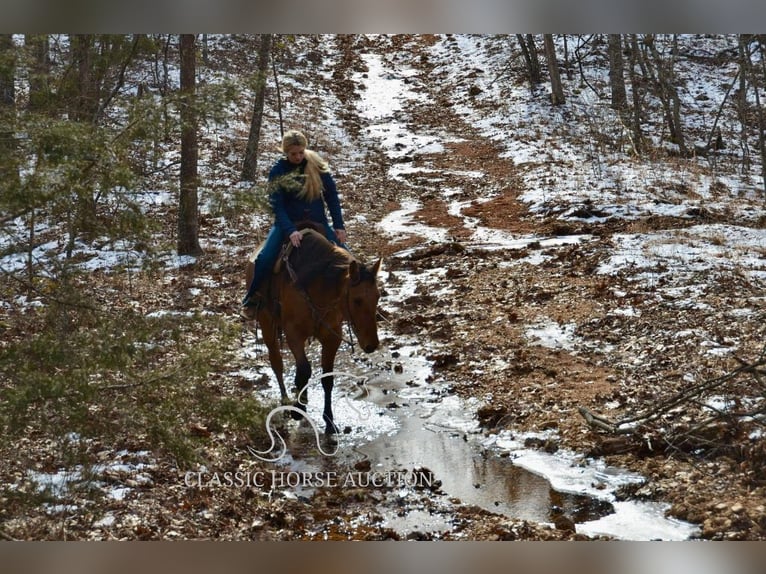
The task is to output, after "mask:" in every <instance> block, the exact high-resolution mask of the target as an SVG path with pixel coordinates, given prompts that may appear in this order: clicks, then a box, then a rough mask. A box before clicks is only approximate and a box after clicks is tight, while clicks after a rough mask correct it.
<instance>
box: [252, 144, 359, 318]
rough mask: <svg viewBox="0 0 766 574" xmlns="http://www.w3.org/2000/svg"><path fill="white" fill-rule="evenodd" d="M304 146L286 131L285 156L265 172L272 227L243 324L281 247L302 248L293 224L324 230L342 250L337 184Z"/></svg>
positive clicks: (257, 266) (343, 240)
mask: <svg viewBox="0 0 766 574" xmlns="http://www.w3.org/2000/svg"><path fill="white" fill-rule="evenodd" d="M306 146H307V140H306V136H305V135H303V134H302V133H301V132H299V131H297V130H290V131H288V132H286V133H285V134H284V136H283V137H282V147H281V151H282V153H283V154H284V157H282V158H280V159H279V160H278V161H277V162H276V163H275V164H274V166H273V167H272V168H271V171H270V172H269V179H268V186H269V187H268V189H269V204H270V205H271V209H272V211H273V212H274V225H273V226H272V227H271V230H270V231H269V234H268V236H267V237H266V242H265V243H264V244H263V247H262V248H261V250H260V252H259V253H258V256H257V257H256V259H255V270H254V273H253V280H252V282H251V283H250V287H249V289H248V291H247V294H246V295H245V298H244V299H243V301H242V305H243V309H242V315H243V316H244V317H246V318H247V319H252V318H254V316H255V310H256V309H257V307H258V304H259V302H260V298H261V296H260V293H258V290H259V288H260V287H261V285H262V284H263V281H264V279H265V278H266V277H267V276H268V274H269V273H271V270H272V268H273V267H274V264H275V263H276V260H277V257H279V252H280V250H281V248H282V243H283V242H284V241H286V240H288V239H289V241H290V243H292V244H293V246H295V247H300V244H301V238H302V237H303V236H302V235H301V233H300V232H299V231H298V230H297V228H296V223H298V222H302V221H311V222H314V223H318V224H320V225H321V226H322V227H324V229H325V235H326V236H327V239H329V240H330V241H332V242H333V243H335V244H337V245H340V246H341V247H344V248H345V247H346V245H345V243H346V231H345V228H344V225H343V214H342V210H341V206H340V200H339V198H338V190H337V188H336V187H335V181H334V180H333V177H332V175H331V174H330V171H329V169H328V166H327V162H325V161H324V159H322V157H320V156H319V154H317V153H316V152H315V151H313V150H310V149H307V147H306ZM325 205H326V206H327V209H328V210H329V212H330V217H331V219H332V227H330V223H329V221H328V220H327V213H326V211H325Z"/></svg>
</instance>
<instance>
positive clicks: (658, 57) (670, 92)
mask: <svg viewBox="0 0 766 574" xmlns="http://www.w3.org/2000/svg"><path fill="white" fill-rule="evenodd" d="M677 42H678V36H677V35H673V39H672V48H671V50H670V54H669V56H665V55H663V54H661V53H660V51H659V50H658V49H657V42H656V38H655V36H654V35H653V34H646V35H645V36H644V46H646V48H647V52H648V54H649V56H650V58H645V59H644V62H645V64H646V69H647V71H648V73H649V76H648V77H649V79H650V80H651V82H652V84H653V85H654V88H655V93H656V94H657V97H658V98H659V99H660V102H661V103H662V108H663V110H664V113H665V123H666V125H667V126H668V131H669V133H670V141H671V142H673V143H674V144H676V145H678V149H679V152H680V154H681V155H683V156H685V155H688V151H687V149H686V140H685V137H684V131H683V123H682V122H681V98H680V96H679V95H678V89H677V88H676V85H675V71H674V64H675V55H676V53H677V52H678V49H677Z"/></svg>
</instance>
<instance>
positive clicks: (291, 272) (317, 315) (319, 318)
mask: <svg viewBox="0 0 766 574" xmlns="http://www.w3.org/2000/svg"><path fill="white" fill-rule="evenodd" d="M289 255H290V250H289V249H287V246H285V247H284V248H283V249H282V263H283V264H284V266H285V269H286V270H287V274H288V276H289V277H290V282H291V283H292V284H293V286H294V287H295V289H296V290H297V291H298V292H299V293H300V294H301V295H302V296H303V298H304V299H305V300H306V303H307V304H308V306H309V308H310V309H311V315H312V316H313V318H314V321H316V322H317V323H319V324H320V325H322V326H323V327H324V328H325V329H327V330H328V331H329V332H330V333H333V334H334V335H337V336H338V338H339V339H340V340H341V342H342V343H346V344H347V345H348V346H349V347H350V348H351V352H352V353H353V352H354V331H353V326H354V318H353V316H352V314H351V304H350V301H349V297H350V295H349V291H348V285H347V286H346V289H345V291H346V301H345V304H346V313H345V314H346V315H348V321H347V322H348V334H349V336H348V339H346V338H344V337H343V324H342V323H343V321H341V329H340V330H341V332H340V333H338V332H337V331H336V330H335V328H334V327H332V326H331V325H328V324H327V322H326V321H325V320H324V317H325V315H327V312H328V311H329V310H331V309H332V308H333V306H334V305H335V301H340V299H341V297H343V295H341V296H340V297H338V298H337V299H335V301H334V302H332V303H330V304H329V305H328V306H327V308H326V309H325V310H324V312H322V310H321V309H320V308H319V307H317V306H316V305H315V304H314V302H313V301H312V300H311V296H310V295H309V294H308V291H306V290H305V289H303V288H302V287H301V286H300V285H298V282H297V279H298V275H297V274H296V273H295V269H294V268H293V266H292V264H291V263H290V260H289V258H288V257H289ZM350 280H351V279H350V278H349V281H350Z"/></svg>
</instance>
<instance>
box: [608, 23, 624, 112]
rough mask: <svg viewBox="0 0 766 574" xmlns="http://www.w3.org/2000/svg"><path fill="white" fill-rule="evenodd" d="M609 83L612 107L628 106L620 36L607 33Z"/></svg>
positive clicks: (621, 108)
mask: <svg viewBox="0 0 766 574" xmlns="http://www.w3.org/2000/svg"><path fill="white" fill-rule="evenodd" d="M609 85H610V87H611V90H612V108H614V109H615V110H624V109H626V108H627V106H628V97H627V95H626V92H625V71H624V67H623V64H622V36H621V35H620V34H609Z"/></svg>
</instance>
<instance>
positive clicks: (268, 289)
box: [246, 228, 382, 436]
mask: <svg viewBox="0 0 766 574" xmlns="http://www.w3.org/2000/svg"><path fill="white" fill-rule="evenodd" d="M301 233H302V234H303V238H302V240H301V244H300V247H292V248H290V250H289V255H288V256H285V257H283V258H282V259H280V261H278V262H277V265H275V268H274V273H273V274H272V275H271V277H270V279H268V280H266V281H265V282H264V283H265V285H264V286H263V287H262V291H261V293H262V296H263V299H264V300H265V302H264V303H263V304H261V305H259V307H258V309H257V311H256V319H257V321H258V323H259V325H260V327H261V331H262V333H263V340H264V343H265V344H266V347H267V349H268V354H269V363H270V364H271V369H272V371H273V372H274V375H275V376H276V379H277V382H278V383H279V391H280V394H281V397H282V402H283V403H287V402H289V398H288V395H287V391H286V389H285V383H284V379H283V372H284V364H283V361H282V353H281V345H280V342H281V338H280V334H282V335H283V336H284V339H285V341H286V342H287V346H288V347H289V348H290V351H291V352H292V354H293V357H294V359H295V391H296V397H297V398H296V402H295V405H294V406H296V407H298V409H300V410H302V411H303V412H304V413H305V411H306V403H307V398H306V386H307V384H308V381H309V379H310V378H311V364H310V362H309V360H308V358H307V357H306V342H307V341H308V340H309V339H310V338H311V337H314V338H315V339H317V340H318V341H319V342H320V344H321V356H322V360H321V363H322V374H323V376H322V388H323V390H324V410H323V413H322V418H323V419H324V422H325V434H326V435H328V436H331V435H334V434H337V432H338V427H337V426H336V425H335V421H334V418H333V412H332V390H333V385H334V378H333V376H332V374H331V373H332V372H333V368H334V365H335V355H336V353H337V351H338V349H339V347H340V344H341V342H342V340H343V339H342V327H343V323H344V322H347V323H348V324H349V325H350V327H351V330H352V331H353V333H354V335H356V338H357V340H358V342H359V346H360V347H361V348H362V350H363V351H364V352H365V353H372V352H373V351H375V350H376V349H377V348H378V345H379V344H380V342H379V340H378V327H377V313H378V311H377V308H378V300H379V298H380V291H379V289H378V284H377V276H378V271H379V270H380V265H381V261H382V260H381V259H380V258H379V259H378V260H377V261H376V262H375V263H374V264H373V265H371V266H368V265H365V264H364V263H362V262H360V261H358V260H357V259H356V258H355V257H354V256H352V255H351V254H350V253H349V252H348V251H346V250H345V249H342V248H340V247H338V246H336V245H335V244H333V243H331V242H330V241H329V240H328V239H327V238H326V237H325V236H324V234H322V233H320V232H318V231H317V230H315V229H312V228H304V229H302V230H301ZM286 245H287V244H286ZM283 253H284V252H283ZM254 268H255V266H254V261H253V259H252V258H251V260H250V261H249V262H248V265H247V270H246V278H247V283H246V284H247V285H249V284H250V282H251V280H252V277H253V272H254ZM328 373H329V374H328ZM294 416H295V418H300V415H294Z"/></svg>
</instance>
